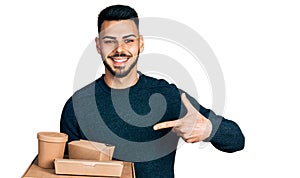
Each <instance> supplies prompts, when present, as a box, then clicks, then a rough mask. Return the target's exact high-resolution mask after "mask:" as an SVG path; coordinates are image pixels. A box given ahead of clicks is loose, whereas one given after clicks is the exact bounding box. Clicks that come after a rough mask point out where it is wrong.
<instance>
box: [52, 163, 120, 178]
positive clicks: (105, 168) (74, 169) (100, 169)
mask: <svg viewBox="0 0 300 178" xmlns="http://www.w3.org/2000/svg"><path fill="white" fill-rule="evenodd" d="M54 165H55V173H56V174H68V175H88V176H112V177H121V175H122V171H123V166H124V164H123V162H122V161H94V160H79V159H55V161H54Z"/></svg>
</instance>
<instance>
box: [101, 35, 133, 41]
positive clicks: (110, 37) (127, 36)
mask: <svg viewBox="0 0 300 178" xmlns="http://www.w3.org/2000/svg"><path fill="white" fill-rule="evenodd" d="M129 37H136V35H134V34H129V35H125V36H123V37H122V38H123V39H125V38H129ZM106 38H108V39H113V40H115V39H117V38H116V37H113V36H104V37H102V38H101V39H102V40H103V39H106Z"/></svg>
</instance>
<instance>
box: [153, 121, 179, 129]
mask: <svg viewBox="0 0 300 178" xmlns="http://www.w3.org/2000/svg"><path fill="white" fill-rule="evenodd" d="M177 124H178V120H174V121H167V122H162V123H158V124H156V125H154V126H153V129H154V130H160V129H167V128H171V127H175V126H176V125H177Z"/></svg>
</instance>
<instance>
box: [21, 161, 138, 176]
mask: <svg viewBox="0 0 300 178" xmlns="http://www.w3.org/2000/svg"><path fill="white" fill-rule="evenodd" d="M123 165H124V167H123V171H122V174H121V178H135V173H134V165H133V163H131V162H123ZM43 177H47V178H110V177H108V176H79V175H72V176H71V175H58V174H55V170H54V169H45V168H41V167H39V166H38V165H37V159H35V160H34V161H33V162H32V164H31V165H30V166H29V168H28V169H27V170H26V172H25V173H24V175H23V176H22V178H43Z"/></svg>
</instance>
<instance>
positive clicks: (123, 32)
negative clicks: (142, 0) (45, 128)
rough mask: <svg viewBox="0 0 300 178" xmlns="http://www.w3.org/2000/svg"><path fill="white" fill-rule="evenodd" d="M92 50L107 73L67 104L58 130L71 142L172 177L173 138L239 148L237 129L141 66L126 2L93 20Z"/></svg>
mask: <svg viewBox="0 0 300 178" xmlns="http://www.w3.org/2000/svg"><path fill="white" fill-rule="evenodd" d="M98 32H99V36H98V37H96V39H95V41H96V48H97V51H98V53H99V54H100V55H101V57H102V60H103V63H104V65H105V74H103V75H102V76H101V77H100V78H99V79H97V80H96V81H95V82H93V83H91V84H89V85H88V86H86V87H84V88H82V89H80V90H79V91H77V92H76V93H75V94H74V95H73V96H72V97H71V98H70V99H69V100H68V101H67V103H66V105H65V107H64V109H63V112H62V116H61V123H60V124H61V125H60V128H61V132H64V133H66V134H68V136H69V140H68V141H72V140H78V139H89V140H93V141H98V142H104V143H108V144H111V145H115V146H116V150H115V153H114V158H115V159H119V160H125V161H133V162H135V171H136V176H137V177H138V178H147V177H155V178H156V177H160V178H161V177H166V178H171V177H174V170H173V169H174V160H175V153H176V147H177V143H178V139H179V138H180V137H181V138H182V139H183V140H184V141H186V142H187V143H195V142H200V141H205V142H211V143H212V145H214V147H216V148H217V149H219V150H221V151H225V152H235V151H238V150H242V149H243V148H244V136H243V134H242V132H241V130H240V128H239V126H238V125H237V124H236V123H235V122H233V121H230V120H227V119H225V118H223V117H221V116H218V115H216V114H215V113H214V112H213V111H211V110H209V109H206V108H204V107H202V106H201V105H200V104H199V103H198V102H197V101H196V100H195V99H194V98H192V97H191V96H189V95H188V94H185V93H184V92H183V91H182V90H180V89H178V88H177V87H176V86H175V85H173V84H169V83H167V82H166V81H164V80H157V79H155V78H151V77H149V76H146V75H144V74H142V73H141V72H139V71H138V69H137V62H138V57H139V54H140V53H141V52H143V49H144V40H143V36H141V35H140V34H139V19H138V15H137V13H136V11H135V10H134V9H132V8H131V7H129V6H123V5H115V6H110V7H107V8H106V9H104V10H103V11H101V12H100V14H99V17H98Z"/></svg>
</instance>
